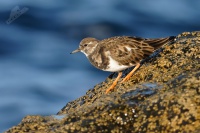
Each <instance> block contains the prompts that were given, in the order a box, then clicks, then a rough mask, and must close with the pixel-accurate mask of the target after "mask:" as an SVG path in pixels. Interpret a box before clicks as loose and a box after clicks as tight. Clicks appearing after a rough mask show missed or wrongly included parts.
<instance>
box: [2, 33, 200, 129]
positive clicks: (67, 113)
mask: <svg viewBox="0 0 200 133" xmlns="http://www.w3.org/2000/svg"><path fill="white" fill-rule="evenodd" d="M129 71H130V70H126V71H124V76H125V75H126V74H127V73H128V72H129ZM115 77H116V74H112V75H111V76H110V77H109V78H107V79H106V80H105V81H104V82H102V83H100V84H98V85H96V86H95V87H94V88H93V89H91V90H89V91H88V92H87V93H86V95H84V96H82V97H80V98H78V99H77V100H75V101H72V102H69V103H67V105H66V106H65V107H63V109H61V110H60V111H59V112H58V114H57V115H52V116H26V117H25V118H24V119H23V120H22V121H21V123H19V124H18V125H17V126H14V127H12V128H10V129H9V130H8V131H6V132H7V133H10V132H48V133H49V132H86V133H87V132H120V131H121V132H161V131H162V132H196V133H197V132H200V32H191V33H190V32H185V33H182V34H180V35H178V37H177V39H176V41H175V42H174V43H173V44H170V45H167V46H164V48H163V50H162V51H161V52H160V53H158V54H156V55H154V56H153V57H151V58H150V59H148V60H147V61H145V62H144V63H143V65H142V66H141V67H140V69H139V70H138V71H137V72H136V73H135V74H134V75H133V76H132V77H131V79H130V80H129V81H127V82H126V83H124V84H120V83H118V85H117V86H116V88H115V89H114V91H113V92H110V93H109V94H105V90H106V89H107V88H108V87H109V85H111V83H112V81H113V80H114V78H115Z"/></svg>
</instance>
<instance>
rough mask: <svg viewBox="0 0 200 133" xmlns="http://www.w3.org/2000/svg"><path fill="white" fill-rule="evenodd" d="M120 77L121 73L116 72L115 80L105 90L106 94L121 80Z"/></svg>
mask: <svg viewBox="0 0 200 133" xmlns="http://www.w3.org/2000/svg"><path fill="white" fill-rule="evenodd" d="M121 76H122V72H118V76H117V78H116V79H115V81H114V82H113V83H112V85H111V86H110V87H109V88H108V89H107V90H106V94H107V93H108V92H109V91H110V90H112V89H114V87H115V86H116V85H117V81H118V80H119V79H120V78H121Z"/></svg>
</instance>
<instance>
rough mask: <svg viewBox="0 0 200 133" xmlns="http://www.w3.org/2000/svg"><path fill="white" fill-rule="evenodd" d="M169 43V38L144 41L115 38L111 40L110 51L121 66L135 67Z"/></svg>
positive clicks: (130, 38)
mask: <svg viewBox="0 0 200 133" xmlns="http://www.w3.org/2000/svg"><path fill="white" fill-rule="evenodd" d="M168 41H169V38H160V39H143V38H139V37H128V36H123V37H115V38H110V41H109V49H110V52H111V55H112V58H113V59H115V60H116V61H118V62H120V64H122V65H134V64H136V63H139V62H140V61H141V60H142V59H144V58H146V57H147V56H149V55H150V54H152V53H153V52H154V51H155V49H157V48H159V47H161V46H162V45H163V44H165V43H167V42H168ZM107 47H108V46H107Z"/></svg>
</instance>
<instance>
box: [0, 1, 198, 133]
mask: <svg viewBox="0 0 200 133" xmlns="http://www.w3.org/2000/svg"><path fill="white" fill-rule="evenodd" d="M22 9H28V10H26V11H25V12H22V11H24V10H22ZM199 9H200V1H198V0H193V1H192V2H191V1H188V0H176V1H174V0H167V1H161V0H154V1H148V0H143V1H128V0H126V1H120V0H109V1H108V0H101V1H93V0H81V1H77V0H59V1H55V0H48V2H47V1H41V0H34V1H31V0H18V1H14V0H4V1H3V0H2V1H0V132H2V131H5V130H7V129H8V128H10V127H12V126H13V125H16V124H18V123H19V122H20V121H21V120H22V118H23V117H24V116H26V115H51V114H56V113H57V112H58V111H59V110H60V109H61V108H62V107H63V106H64V105H65V104H66V103H67V102H69V101H71V100H74V99H76V98H78V97H80V96H82V95H84V94H85V92H86V91H87V90H88V89H90V88H92V87H93V86H94V85H95V84H97V83H99V82H101V81H103V80H104V79H105V78H106V77H107V76H108V75H109V74H110V73H108V72H103V71H100V70H98V69H96V68H94V67H93V66H91V65H90V63H89V62H88V60H87V59H86V57H85V56H84V55H83V54H81V53H79V54H74V55H70V54H69V53H70V52H71V51H72V50H74V49H75V48H77V47H78V45H79V42H80V40H81V39H82V38H84V37H87V36H91V37H97V38H99V39H103V38H107V37H111V36H116V35H134V36H141V37H149V38H150V37H155V38H156V37H163V36H169V35H177V34H179V33H182V32H184V31H197V30H200V24H199V22H200V17H199V16H200V10H199ZM20 11H21V12H20ZM11 12H12V13H13V14H14V15H18V17H16V18H15V19H14V18H13V20H12V22H11V23H7V21H8V20H9V17H10V13H11ZM20 13H21V14H20ZM13 14H12V15H13ZM12 15H11V18H12V17H13V16H12Z"/></svg>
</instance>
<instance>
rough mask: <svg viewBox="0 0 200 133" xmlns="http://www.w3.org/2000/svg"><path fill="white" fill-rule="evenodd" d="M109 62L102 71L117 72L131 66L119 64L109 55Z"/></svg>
mask: <svg viewBox="0 0 200 133" xmlns="http://www.w3.org/2000/svg"><path fill="white" fill-rule="evenodd" d="M109 63H110V64H109V65H108V67H107V69H104V71H109V72H118V71H122V70H124V69H126V68H129V67H131V66H125V65H119V63H118V62H117V61H115V60H114V59H113V58H111V57H110V56H109Z"/></svg>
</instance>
